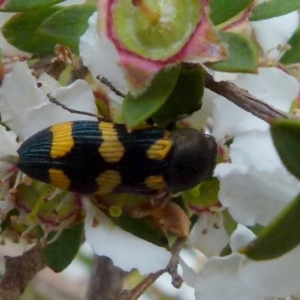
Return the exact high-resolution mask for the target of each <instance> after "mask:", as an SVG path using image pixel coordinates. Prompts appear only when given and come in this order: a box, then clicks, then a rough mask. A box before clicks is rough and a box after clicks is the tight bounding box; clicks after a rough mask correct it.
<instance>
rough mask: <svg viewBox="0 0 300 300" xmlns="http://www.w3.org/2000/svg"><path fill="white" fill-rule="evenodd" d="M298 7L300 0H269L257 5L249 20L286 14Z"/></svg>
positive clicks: (299, 6)
mask: <svg viewBox="0 0 300 300" xmlns="http://www.w3.org/2000/svg"><path fill="white" fill-rule="evenodd" d="M299 8H300V0H285V1H282V0H270V1H264V2H263V3H261V4H260V5H257V6H256V7H255V8H254V9H253V11H252V14H251V17H250V21H259V20H265V19H270V18H274V17H278V16H282V15H286V14H288V13H290V12H292V11H295V10H297V9H299Z"/></svg>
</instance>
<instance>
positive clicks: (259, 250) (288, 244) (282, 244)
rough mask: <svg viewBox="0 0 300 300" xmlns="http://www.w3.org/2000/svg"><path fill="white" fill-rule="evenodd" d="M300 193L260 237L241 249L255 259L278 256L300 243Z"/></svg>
mask: <svg viewBox="0 0 300 300" xmlns="http://www.w3.org/2000/svg"><path fill="white" fill-rule="evenodd" d="M299 216H300V195H298V196H297V197H296V198H295V199H294V200H293V201H292V202H291V203H290V204H289V205H288V206H287V207H286V208H285V209H284V210H283V211H282V212H281V213H280V214H279V216H278V217H277V218H276V219H275V220H274V221H273V222H272V223H271V224H270V225H268V226H267V227H265V228H264V229H263V230H262V232H261V233H260V235H259V236H258V238H257V239H256V240H254V241H253V242H251V243H250V244H249V245H248V246H247V247H245V248H244V249H241V251H240V252H241V253H243V254H245V255H246V256H248V257H249V258H251V259H253V260H268V259H274V258H278V257H280V256H281V255H283V254H285V253H287V252H289V251H291V250H292V249H294V248H295V247H296V246H298V245H299V244H300V218H299Z"/></svg>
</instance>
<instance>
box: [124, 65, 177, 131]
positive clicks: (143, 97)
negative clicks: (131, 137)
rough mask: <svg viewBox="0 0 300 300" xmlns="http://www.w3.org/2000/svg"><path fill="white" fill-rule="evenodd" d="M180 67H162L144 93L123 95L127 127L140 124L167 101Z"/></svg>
mask: <svg viewBox="0 0 300 300" xmlns="http://www.w3.org/2000/svg"><path fill="white" fill-rule="evenodd" d="M180 69H181V68H180V65H176V66H173V67H171V68H167V69H163V70H162V71H160V72H159V73H158V74H157V75H156V76H155V77H154V79H153V80H152V82H151V85H150V86H149V87H148V88H147V90H146V91H145V92H144V93H142V94H140V95H137V96H133V95H132V94H130V93H129V94H128V95H127V96H126V97H125V99H124V101H123V114H124V119H125V123H126V125H127V126H128V127H129V128H132V127H137V126H138V125H141V124H142V123H143V122H144V121H145V120H147V119H148V118H149V117H151V116H152V115H153V114H154V113H155V112H156V111H157V110H158V109H159V108H160V107H161V106H162V105H163V104H164V103H165V102H166V101H167V99H168V97H169V95H170V94H171V92H172V90H173V89H174V87H175V84H176V82H177V79H178V76H179V73H180Z"/></svg>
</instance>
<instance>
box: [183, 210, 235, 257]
mask: <svg viewBox="0 0 300 300" xmlns="http://www.w3.org/2000/svg"><path fill="white" fill-rule="evenodd" d="M204 217H205V216H204V214H201V216H200V217H199V219H198V221H197V223H196V224H195V225H194V227H193V229H192V232H191V234H190V236H189V239H188V245H189V246H191V247H195V248H196V249H198V250H199V251H201V252H202V253H203V254H205V255H206V256H207V257H211V256H215V255H219V254H220V252H221V251H222V250H223V249H224V247H225V246H226V245H227V244H228V242H229V237H228V235H227V233H226V230H225V228H224V226H223V225H222V224H219V223H220V220H219V219H218V214H207V217H206V218H205V219H206V220H205V222H202V219H203V218H204ZM215 224H219V226H220V227H219V228H216V227H215ZM203 230H205V231H206V232H205V233H203Z"/></svg>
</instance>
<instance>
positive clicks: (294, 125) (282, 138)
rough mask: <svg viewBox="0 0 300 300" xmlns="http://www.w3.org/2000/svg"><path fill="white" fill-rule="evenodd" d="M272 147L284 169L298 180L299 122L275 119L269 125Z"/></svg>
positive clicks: (299, 169)
mask: <svg viewBox="0 0 300 300" xmlns="http://www.w3.org/2000/svg"><path fill="white" fill-rule="evenodd" d="M271 133H272V138H273V142H274V145H275V147H276V150H277V152H278V153H279V156H280V158H281V160H282V162H283V163H284V165H285V166H286V168H287V169H288V170H289V171H290V172H291V173H292V174H293V175H295V176H296V177H297V178H298V179H300V139H299V137H300V121H299V120H288V119H277V120H274V121H273V122H272V123H271Z"/></svg>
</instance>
